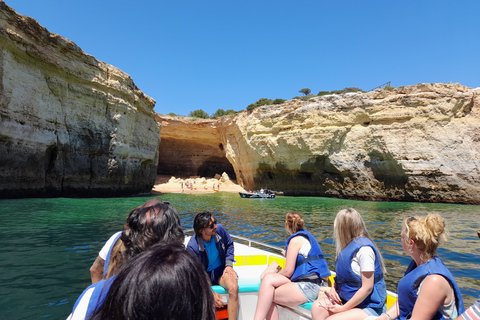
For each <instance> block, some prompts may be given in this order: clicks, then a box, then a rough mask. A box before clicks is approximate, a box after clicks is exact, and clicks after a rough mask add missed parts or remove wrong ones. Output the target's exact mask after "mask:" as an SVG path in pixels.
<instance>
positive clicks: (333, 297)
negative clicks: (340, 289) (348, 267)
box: [325, 286, 342, 305]
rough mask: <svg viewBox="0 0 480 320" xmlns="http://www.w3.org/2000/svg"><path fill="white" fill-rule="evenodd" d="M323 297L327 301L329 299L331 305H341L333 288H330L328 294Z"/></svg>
mask: <svg viewBox="0 0 480 320" xmlns="http://www.w3.org/2000/svg"><path fill="white" fill-rule="evenodd" d="M325 295H326V296H327V298H328V299H330V301H331V302H332V303H333V304H339V305H341V304H342V299H340V296H339V295H338V293H337V290H336V289H335V286H332V288H331V289H330V292H325Z"/></svg>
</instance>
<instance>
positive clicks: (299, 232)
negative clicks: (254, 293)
mask: <svg viewBox="0 0 480 320" xmlns="http://www.w3.org/2000/svg"><path fill="white" fill-rule="evenodd" d="M285 229H286V230H287V232H288V233H289V234H290V237H289V238H288V239H287V243H286V248H285V249H286V263H285V268H284V269H282V270H280V272H278V273H267V274H266V275H265V276H264V278H263V279H262V283H261V285H260V289H259V292H258V301H257V308H256V310H255V317H254V319H255V320H263V319H278V309H277V304H280V305H284V306H297V305H300V304H302V303H305V302H311V301H313V300H315V299H316V298H317V296H318V293H319V291H320V287H326V286H328V282H327V279H328V277H329V276H330V274H331V273H330V270H329V268H328V265H327V262H326V261H325V259H324V257H323V253H322V249H321V248H320V245H319V243H318V241H317V240H316V239H315V238H314V237H313V236H312V234H311V233H310V232H308V231H306V230H305V229H304V220H303V217H302V216H301V215H300V214H299V213H298V212H293V211H291V212H288V213H287V215H286V218H285Z"/></svg>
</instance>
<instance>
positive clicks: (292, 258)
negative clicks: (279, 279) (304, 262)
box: [279, 236, 303, 279]
mask: <svg viewBox="0 0 480 320" xmlns="http://www.w3.org/2000/svg"><path fill="white" fill-rule="evenodd" d="M302 238H303V237H302V236H297V237H295V238H293V239H291V240H290V243H289V244H288V250H287V253H286V254H287V256H286V258H287V259H286V262H285V267H284V268H283V269H282V270H280V272H279V274H281V275H283V276H285V277H287V278H289V279H290V277H291V276H292V275H293V272H294V271H295V266H296V264H297V257H298V252H299V251H300V249H301V248H302V244H303V240H302Z"/></svg>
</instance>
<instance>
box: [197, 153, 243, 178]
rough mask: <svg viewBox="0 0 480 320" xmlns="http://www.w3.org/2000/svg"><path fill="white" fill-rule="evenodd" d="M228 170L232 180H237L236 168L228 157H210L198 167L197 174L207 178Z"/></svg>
mask: <svg viewBox="0 0 480 320" xmlns="http://www.w3.org/2000/svg"><path fill="white" fill-rule="evenodd" d="M224 172H226V173H227V174H228V177H229V178H230V180H232V181H234V182H235V181H236V180H237V177H236V175H235V170H234V169H233V166H232V164H231V163H230V162H229V161H228V160H227V158H226V157H225V158H220V157H210V158H209V159H207V160H206V161H205V162H204V163H203V165H201V166H200V167H199V168H198V171H197V175H198V176H201V177H205V178H214V177H215V175H216V174H219V175H221V174H222V173H224Z"/></svg>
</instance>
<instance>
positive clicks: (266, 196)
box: [239, 192, 275, 199]
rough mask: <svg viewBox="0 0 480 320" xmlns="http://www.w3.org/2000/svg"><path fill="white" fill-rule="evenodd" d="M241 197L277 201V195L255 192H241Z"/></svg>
mask: <svg viewBox="0 0 480 320" xmlns="http://www.w3.org/2000/svg"><path fill="white" fill-rule="evenodd" d="M239 194H240V197H242V198H252V199H275V194H273V193H270V194H266V193H253V192H239Z"/></svg>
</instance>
